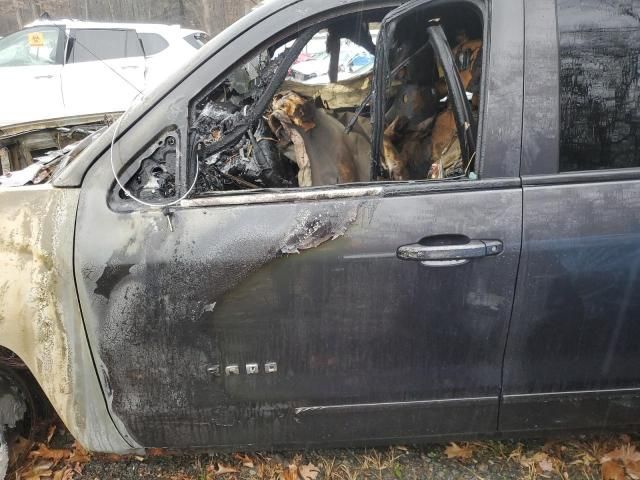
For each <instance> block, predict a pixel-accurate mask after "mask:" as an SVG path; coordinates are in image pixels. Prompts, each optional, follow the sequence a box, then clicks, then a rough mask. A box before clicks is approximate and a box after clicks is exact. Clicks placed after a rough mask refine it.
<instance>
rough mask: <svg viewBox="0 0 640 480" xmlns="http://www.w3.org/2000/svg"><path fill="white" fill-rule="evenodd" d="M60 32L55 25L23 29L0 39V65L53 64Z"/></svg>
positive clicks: (55, 58)
mask: <svg viewBox="0 0 640 480" xmlns="http://www.w3.org/2000/svg"><path fill="white" fill-rule="evenodd" d="M59 38H60V32H59V30H58V28H56V27H42V28H38V29H31V30H23V31H20V32H16V33H14V34H12V35H9V36H8V37H4V38H2V39H0V67H23V66H29V65H54V64H56V63H59V60H58V42H59Z"/></svg>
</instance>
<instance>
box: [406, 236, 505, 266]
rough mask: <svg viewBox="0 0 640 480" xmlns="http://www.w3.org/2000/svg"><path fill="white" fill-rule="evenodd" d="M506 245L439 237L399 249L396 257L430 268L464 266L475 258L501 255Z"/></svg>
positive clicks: (498, 242) (497, 241) (493, 241)
mask: <svg viewBox="0 0 640 480" xmlns="http://www.w3.org/2000/svg"><path fill="white" fill-rule="evenodd" d="M503 250H504V245H503V244H502V242H501V241H500V240H469V239H468V238H467V237H464V236H458V235H456V236H438V237H430V238H426V239H424V240H421V241H420V243H414V244H411V245H404V246H402V247H399V248H398V250H397V252H396V256H397V257H398V258H399V259H400V260H409V261H415V262H422V264H423V265H425V266H428V267H450V266H456V265H464V264H466V263H469V261H470V260H471V259H473V258H481V257H489V256H495V255H499V254H501V253H502V252H503Z"/></svg>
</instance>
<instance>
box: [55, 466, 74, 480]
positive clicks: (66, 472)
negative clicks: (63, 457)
mask: <svg viewBox="0 0 640 480" xmlns="http://www.w3.org/2000/svg"><path fill="white" fill-rule="evenodd" d="M74 473H76V471H75V470H73V469H72V468H65V469H63V470H58V471H57V472H55V473H54V474H53V480H73V474H74Z"/></svg>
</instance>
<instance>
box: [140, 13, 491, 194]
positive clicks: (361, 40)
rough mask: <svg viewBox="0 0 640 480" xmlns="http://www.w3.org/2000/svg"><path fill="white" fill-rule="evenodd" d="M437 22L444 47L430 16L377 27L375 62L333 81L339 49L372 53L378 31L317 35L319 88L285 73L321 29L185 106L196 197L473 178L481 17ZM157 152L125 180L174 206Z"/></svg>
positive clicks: (169, 177)
mask: <svg viewBox="0 0 640 480" xmlns="http://www.w3.org/2000/svg"><path fill="white" fill-rule="evenodd" d="M442 17H443V19H442V21H441V22H440V23H439V24H438V25H436V26H437V27H438V28H440V25H442V26H445V25H446V26H447V27H446V34H445V29H441V30H439V31H440V32H441V33H440V37H439V39H435V38H434V32H433V31H432V32H429V28H428V27H429V26H431V27H433V26H434V25H430V23H429V19H430V18H431V17H430V16H429V17H427V16H424V17H420V16H415V15H412V16H409V17H407V18H398V19H397V20H394V21H392V22H389V23H388V24H384V23H383V24H382V26H380V24H377V25H378V27H377V28H379V29H380V33H379V34H377V40H378V47H377V52H376V53H377V55H378V57H379V58H376V67H375V68H374V65H373V61H372V62H371V65H369V67H368V68H366V69H364V71H362V73H361V74H356V75H351V76H349V78H347V79H341V78H340V75H339V74H340V70H341V68H342V67H341V66H340V65H339V64H338V62H337V61H335V59H336V58H339V55H340V45H341V44H342V45H344V44H345V43H344V42H345V41H347V42H351V43H352V44H355V45H357V46H359V47H360V48H362V49H365V50H366V51H367V52H374V51H375V46H374V39H373V37H372V35H371V31H372V28H371V25H374V24H373V23H371V22H369V21H363V20H362V18H357V17H354V18H353V19H349V18H348V19H346V20H345V19H342V20H340V21H339V22H337V23H335V24H329V25H326V26H325V28H324V29H323V30H322V32H325V35H326V37H325V39H326V40H325V41H326V46H327V56H328V57H329V61H328V62H327V63H326V64H325V67H326V68H327V70H328V71H327V72H326V81H311V82H309V81H304V80H300V79H299V78H296V76H295V75H294V74H292V68H294V66H295V65H296V64H297V62H299V61H300V57H301V53H302V52H303V50H304V47H305V46H306V45H307V44H308V43H309V41H311V40H312V39H314V37H315V38H317V35H319V33H318V32H320V27H317V28H312V29H308V30H305V31H303V32H302V33H299V34H298V35H297V38H295V39H294V40H289V41H287V42H286V43H285V44H284V46H281V47H280V48H273V49H269V50H266V51H264V52H262V53H261V54H260V55H258V56H256V57H254V58H252V59H250V60H249V61H247V62H246V63H245V64H244V65H242V66H241V67H240V68H237V69H235V70H234V71H233V72H232V73H231V74H230V75H229V76H228V77H227V78H226V80H225V81H224V82H222V83H221V84H219V85H217V86H215V88H213V89H212V90H211V91H209V92H205V93H204V94H203V95H202V96H200V97H199V98H196V100H194V101H193V102H192V104H191V105H190V131H189V142H188V144H189V145H190V148H191V151H190V152H189V156H190V157H191V158H196V159H197V162H198V176H197V180H196V184H195V189H194V193H195V194H196V195H198V194H206V193H210V192H222V191H233V190H251V189H261V188H276V189H280V188H288V187H308V186H318V185H335V184H346V183H356V182H369V181H371V180H399V181H403V180H404V181H406V180H424V179H456V178H457V179H459V178H475V174H474V173H473V171H474V159H475V135H476V133H477V129H476V126H475V123H476V119H477V112H478V106H479V94H480V77H481V65H482V41H481V38H482V26H481V21H480V19H479V18H476V15H475V14H474V13H471V12H470V13H469V15H468V18H467V17H465V16H463V17H462V18H463V20H460V18H461V17H460V16H456V17H454V16H453V15H452V13H451V12H443V15H442ZM378 21H379V19H378ZM431 30H434V29H433V28H431ZM376 33H377V32H376ZM437 41H440V43H443V44H441V45H435V42H437ZM381 42H382V45H381ZM443 49H446V50H448V52H444V53H443ZM380 62H381V63H382V64H381V65H380V64H379V63H380ZM456 72H457V74H458V75H456ZM452 75H455V76H456V77H457V78H451V76H452ZM316 80H318V79H316ZM374 87H375V88H374ZM376 88H377V90H378V92H376ZM455 89H458V90H459V92H457V93H459V95H458V100H456V96H455V93H456V92H455ZM450 92H453V93H454V94H449V93H450ZM460 96H462V98H463V99H464V100H463V102H460V100H459V97H460ZM376 100H377V101H379V102H380V101H381V102H382V103H381V104H378V105H376V103H375V102H376ZM376 108H379V109H380V110H381V111H383V113H384V124H383V125H382V126H381V127H380V131H378V132H377V131H376V129H375V128H374V126H373V125H372V122H371V116H372V112H373V111H375V110H376ZM376 138H379V140H376ZM166 141H167V140H166V139H165V141H164V142H165V143H162V141H161V142H160V144H162V145H165V146H166V145H167V143H166ZM372 144H373V146H374V149H376V145H375V144H378V145H379V146H380V147H378V150H379V154H375V152H374V155H373V156H372V153H371V150H372ZM173 145H175V141H172V143H170V146H172V148H173V149H174V150H176V149H177V147H173ZM154 148H155V150H154V151H153V152H151V155H150V156H149V157H148V158H147V160H151V163H150V164H149V166H147V167H146V168H141V169H140V170H139V171H138V174H137V175H136V177H134V179H132V180H133V181H134V184H135V185H137V186H138V188H133V189H132V190H131V191H132V192H133V194H135V195H138V194H140V195H142V196H143V197H144V192H145V191H146V192H149V190H148V189H147V187H148V186H152V187H153V188H151V191H152V192H153V193H152V194H151V195H150V196H149V198H151V197H153V196H154V195H155V196H157V194H158V193H159V194H160V196H161V197H163V198H169V197H171V196H172V195H175V194H176V192H175V187H174V183H175V177H176V171H175V168H173V167H172V166H171V165H172V161H167V158H170V160H173V158H174V157H167V152H166V151H164V150H163V148H156V147H154ZM372 157H376V158H380V162H379V164H377V165H376V164H373V165H372V160H371V159H372ZM144 163H145V162H144V161H143V167H144ZM145 171H146V172H147V173H146V174H145V173H144V172H145ZM193 174H194V172H191V178H193ZM145 175H146V177H145ZM135 185H134V186H135Z"/></svg>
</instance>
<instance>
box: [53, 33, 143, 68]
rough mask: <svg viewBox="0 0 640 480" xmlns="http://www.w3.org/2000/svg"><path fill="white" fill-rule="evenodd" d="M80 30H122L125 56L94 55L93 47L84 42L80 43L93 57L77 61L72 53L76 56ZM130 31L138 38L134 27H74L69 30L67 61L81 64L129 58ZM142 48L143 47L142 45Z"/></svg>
mask: <svg viewBox="0 0 640 480" xmlns="http://www.w3.org/2000/svg"><path fill="white" fill-rule="evenodd" d="M80 31H84V32H86V31H92V32H95V31H103V32H122V34H123V35H124V44H123V47H124V49H123V56H119V57H109V58H100V57H94V56H93V55H94V52H93V49H91V48H90V47H86V46H84V44H83V43H82V44H80V45H81V48H82V49H83V50H86V51H87V53H88V54H89V55H90V56H91V57H92V59H90V60H83V61H80V62H78V61H76V60H75V58H72V55H73V56H74V57H75V48H77V47H76V43H77V39H76V33H77V32H80ZM129 32H133V34H134V35H135V36H136V38H137V35H138V34H137V32H136V31H135V30H132V29H126V28H72V29H71V30H70V31H69V40H68V42H67V44H68V50H67V53H66V55H65V57H66V61H65V63H68V64H81V63H86V62H97V61H110V60H122V59H124V58H127V56H126V51H127V37H128V33H129ZM140 48H142V47H140Z"/></svg>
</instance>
